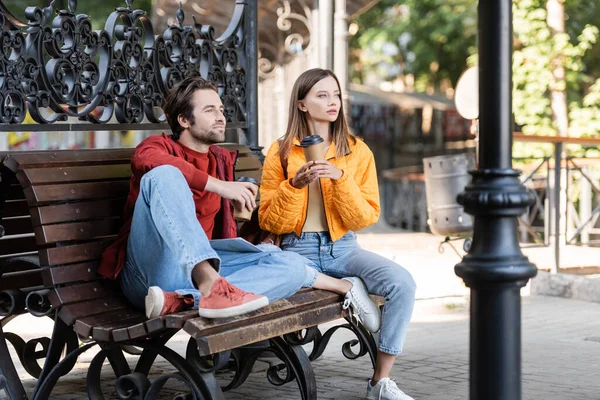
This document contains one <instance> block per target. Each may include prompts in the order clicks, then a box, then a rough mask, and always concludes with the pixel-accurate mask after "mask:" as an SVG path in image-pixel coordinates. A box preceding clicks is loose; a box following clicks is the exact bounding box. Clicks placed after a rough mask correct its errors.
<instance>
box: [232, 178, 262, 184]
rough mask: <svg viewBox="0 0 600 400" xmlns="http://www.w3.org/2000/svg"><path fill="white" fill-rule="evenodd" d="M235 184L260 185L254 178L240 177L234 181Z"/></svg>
mask: <svg viewBox="0 0 600 400" xmlns="http://www.w3.org/2000/svg"><path fill="white" fill-rule="evenodd" d="M236 181H237V182H250V183H252V184H254V185H256V186H260V184H259V183H258V181H257V180H256V179H254V178H250V177H247V176H240V177H239V178H237V179H236Z"/></svg>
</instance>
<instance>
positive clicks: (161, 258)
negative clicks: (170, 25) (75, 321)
mask: <svg viewBox="0 0 600 400" xmlns="http://www.w3.org/2000/svg"><path fill="white" fill-rule="evenodd" d="M164 111H165V114H166V115H167V121H168V123H169V126H170V127H171V130H172V135H166V134H164V133H163V134H162V135H156V136H151V137H149V138H147V139H146V140H144V141H143V142H142V143H140V144H139V145H138V146H137V148H136V149H135V151H134V153H133V156H132V158H131V170H132V177H131V183H130V191H129V196H128V198H127V202H126V205H125V221H126V222H125V224H124V226H123V228H122V229H121V232H120V233H119V237H118V239H117V240H116V241H115V243H113V244H112V245H111V246H110V247H108V248H107V249H106V250H105V252H104V254H103V257H102V262H101V265H100V267H99V270H98V271H99V273H100V274H102V275H104V276H107V277H109V278H112V279H115V278H117V277H119V278H120V283H121V288H122V290H123V293H125V295H126V297H127V298H128V299H129V300H130V301H131V302H132V303H133V304H134V305H135V306H137V307H139V308H142V307H145V309H146V315H147V316H148V318H152V317H156V316H159V315H164V314H168V313H173V312H178V311H181V310H182V309H183V308H186V307H195V308H198V309H199V314H200V316H202V317H207V318H225V317H231V316H235V315H239V314H242V313H246V312H249V311H253V310H256V309H258V308H260V307H263V306H265V305H267V304H268V303H269V302H272V301H275V300H278V299H281V298H284V297H287V296H290V295H292V294H293V293H295V292H296V291H297V290H298V289H300V288H301V287H303V286H310V282H312V281H314V279H316V274H315V273H314V272H311V271H312V270H311V269H310V268H307V267H306V266H305V261H304V259H303V258H302V257H301V256H299V255H297V254H295V253H289V252H282V251H272V252H270V251H265V250H260V249H258V248H256V247H252V246H251V245H249V244H248V245H247V247H248V249H247V250H243V249H240V248H235V246H234V248H231V247H230V248H228V247H226V246H225V247H223V246H221V247H218V248H217V249H215V248H216V247H217V246H216V244H215V242H212V245H211V241H210V239H213V238H221V239H227V238H235V237H236V236H237V230H236V225H235V221H234V219H233V212H232V204H231V203H232V202H237V203H238V205H239V206H240V207H246V208H248V209H251V210H253V209H254V208H255V206H256V202H255V198H256V192H257V188H256V186H255V185H253V184H250V183H247V182H232V180H233V168H234V164H235V160H236V153H235V152H231V151H227V150H225V149H223V148H221V147H218V146H215V145H214V144H216V143H220V142H223V141H224V140H225V117H224V115H223V113H224V107H223V103H222V102H221V99H220V97H219V95H218V93H217V88H216V86H215V85H214V84H213V83H212V82H210V81H206V80H204V79H202V78H199V77H192V78H187V79H185V80H183V81H182V82H181V83H180V84H179V85H177V86H176V87H175V88H173V90H172V91H171V93H170V94H169V96H168V98H167V99H166V102H165V105H164ZM242 245H244V243H242ZM214 247H215V248H214ZM242 247H244V246H242ZM276 250H279V249H276ZM225 278H227V279H225ZM307 282H308V283H309V284H308V285H307Z"/></svg>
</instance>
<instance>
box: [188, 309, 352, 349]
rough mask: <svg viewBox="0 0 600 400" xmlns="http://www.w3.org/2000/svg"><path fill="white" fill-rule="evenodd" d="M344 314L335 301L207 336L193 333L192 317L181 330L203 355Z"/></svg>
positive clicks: (299, 328) (303, 327)
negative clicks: (189, 337)
mask: <svg viewBox="0 0 600 400" xmlns="http://www.w3.org/2000/svg"><path fill="white" fill-rule="evenodd" d="M346 315H347V311H346V310H343V309H342V303H341V302H337V303H333V304H328V305H324V306H318V307H314V308H311V309H307V310H304V311H298V312H297V311H296V310H294V311H293V312H292V313H290V314H288V315H284V316H281V317H278V318H274V319H268V320H265V321H261V322H257V323H248V324H245V325H243V326H240V327H238V328H235V329H233V330H227V331H224V332H220V333H215V334H211V335H203V336H197V332H198V331H196V330H195V328H194V321H195V320H190V321H188V322H187V323H186V324H185V327H184V330H185V331H186V332H187V333H189V334H190V335H192V336H193V337H194V338H196V341H197V343H198V353H199V354H200V355H203V356H204V355H209V354H214V353H218V352H220V351H224V350H229V349H233V348H236V347H240V346H244V345H247V344H250V343H256V342H259V341H261V340H265V339H269V338H272V337H275V336H281V335H285V334H286V333H291V332H296V331H299V330H301V329H305V328H309V327H311V326H315V325H319V324H322V323H325V322H329V321H333V320H336V319H339V318H342V317H344V316H346Z"/></svg>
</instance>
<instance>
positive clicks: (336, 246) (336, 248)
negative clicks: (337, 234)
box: [331, 240, 358, 258]
mask: <svg viewBox="0 0 600 400" xmlns="http://www.w3.org/2000/svg"><path fill="white" fill-rule="evenodd" d="M357 247H358V243H357V242H356V240H338V241H337V242H334V243H332V245H331V256H332V257H333V258H341V257H343V256H345V255H346V254H348V253H350V252H352V251H353V250H355V249H356V248H357Z"/></svg>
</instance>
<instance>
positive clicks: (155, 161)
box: [131, 136, 208, 190]
mask: <svg viewBox="0 0 600 400" xmlns="http://www.w3.org/2000/svg"><path fill="white" fill-rule="evenodd" d="M156 138H157V139H156V140H153V138H151V139H146V140H145V141H143V142H142V143H140V145H139V146H138V147H137V148H136V149H135V151H134V152H133V155H132V156H131V172H132V174H133V175H134V176H135V177H136V178H138V179H141V178H142V176H143V175H144V174H145V173H146V172H148V171H150V170H151V169H153V168H156V167H158V166H161V165H172V166H173V167H176V168H178V169H179V170H180V171H181V173H182V174H183V176H184V177H185V180H186V181H187V183H188V185H190V188H192V189H196V190H204V188H205V187H206V182H207V181H208V174H207V173H206V172H204V171H200V170H199V169H197V168H195V167H194V166H193V165H192V164H190V163H189V162H187V161H186V160H184V159H183V158H181V157H176V156H174V155H173V154H171V153H170V152H169V149H168V147H167V144H166V143H165V142H164V139H163V140H161V138H160V137H159V136H157V137H156Z"/></svg>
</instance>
